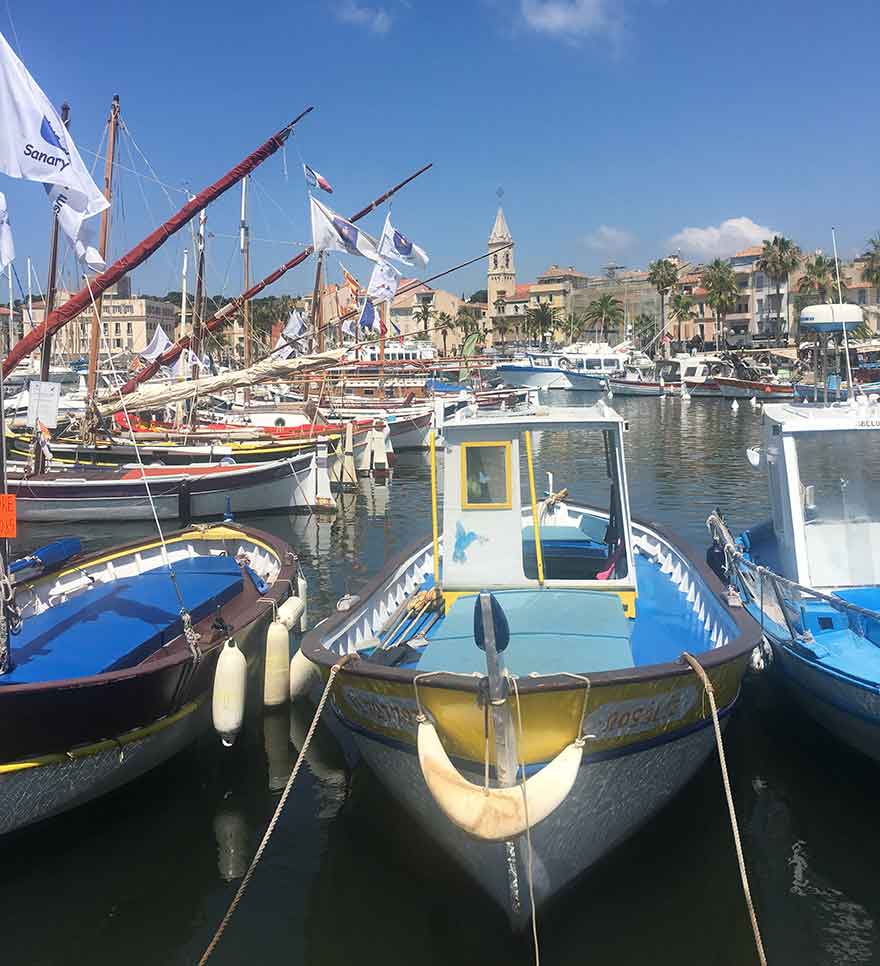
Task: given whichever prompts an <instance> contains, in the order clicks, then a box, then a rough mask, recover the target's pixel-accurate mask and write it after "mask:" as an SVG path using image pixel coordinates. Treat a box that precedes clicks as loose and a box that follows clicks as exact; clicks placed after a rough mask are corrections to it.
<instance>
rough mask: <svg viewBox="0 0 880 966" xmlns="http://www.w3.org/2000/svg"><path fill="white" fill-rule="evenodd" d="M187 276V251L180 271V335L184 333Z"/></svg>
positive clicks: (184, 251)
mask: <svg viewBox="0 0 880 966" xmlns="http://www.w3.org/2000/svg"><path fill="white" fill-rule="evenodd" d="M187 275H189V249H188V248H184V250H183V267H182V268H181V270H180V333H181V335H182V334H183V333H184V332H186V282H187Z"/></svg>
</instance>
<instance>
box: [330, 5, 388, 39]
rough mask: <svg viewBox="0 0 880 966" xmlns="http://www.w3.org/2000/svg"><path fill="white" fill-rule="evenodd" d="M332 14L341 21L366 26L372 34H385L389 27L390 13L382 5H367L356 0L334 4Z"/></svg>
mask: <svg viewBox="0 0 880 966" xmlns="http://www.w3.org/2000/svg"><path fill="white" fill-rule="evenodd" d="M333 14H334V16H335V17H336V19H337V20H340V21H342V23H350V24H354V25H355V26H358V27H366V29H367V30H369V31H370V33H373V34H387V33H388V31H389V30H390V29H391V23H392V20H391V14H389V13H388V11H387V10H386V9H385V8H384V7H367V6H363V5H362V4H359V3H357V2H356V0H343V2H342V3H338V4H336V6H335V8H334V10H333Z"/></svg>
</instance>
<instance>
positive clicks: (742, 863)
mask: <svg viewBox="0 0 880 966" xmlns="http://www.w3.org/2000/svg"><path fill="white" fill-rule="evenodd" d="M681 656H682V657H683V658H684V659H685V660H686V661H687V662H688V664H690V666H691V668H692V669H693V671H694V673H695V674H696V675H697V677H698V678H699V679H700V681H702V683H703V689H704V690H705V692H706V695H707V696H708V698H709V706H710V708H711V709H712V724H713V726H714V728H715V743H716V745H717V746H718V761H719V762H720V764H721V780H722V782H723V784H724V794H725V796H726V798H727V810H728V811H729V812H730V828H731V831H732V832H733V844H734V846H735V847H736V859H737V862H738V863H739V874H740V879H741V880H742V889H743V895H744V896H745V900H746V907H747V908H748V910H749V919H750V921H751V924H752V932H753V933H754V936H755V948H756V949H757V952H758V961H759V962H760V963H761V966H767V957H766V956H765V955H764V943H763V942H762V940H761V931H760V929H759V928H758V917H757V916H756V915H755V907H754V905H753V903H752V893H751V890H750V889H749V877H748V875H747V873H746V860H745V858H744V856H743V850H742V842H741V841H740V837H739V826H738V825H737V822H736V811H735V809H734V807H733V792H732V791H731V788H730V776H729V775H728V774H727V760H726V759H725V757H724V742H723V741H722V739H721V725H720V723H719V721H718V706H717V705H716V704H715V689H714V688H713V687H712V682H711V681H710V680H709V676H708V675H707V674H706V670H705V668H704V667H703V665H702V664H700V662H699V661H698V660H697V659H696V658H695V657H694V656H693V655H691V654H689V653H688V652H687V651H683V652H682V655H681Z"/></svg>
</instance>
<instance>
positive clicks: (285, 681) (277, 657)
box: [263, 621, 290, 708]
mask: <svg viewBox="0 0 880 966" xmlns="http://www.w3.org/2000/svg"><path fill="white" fill-rule="evenodd" d="M289 696H290V632H289V631H288V629H287V626H286V625H285V624H283V623H282V622H281V621H272V623H271V624H270V625H269V629H268V630H267V631H266V661H265V670H264V673H263V704H264V705H265V706H266V707H267V708H275V707H277V706H278V705H279V704H284V702H285V701H286V700H287V699H288V697H289Z"/></svg>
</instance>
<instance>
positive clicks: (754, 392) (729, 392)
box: [714, 376, 795, 402]
mask: <svg viewBox="0 0 880 966" xmlns="http://www.w3.org/2000/svg"><path fill="white" fill-rule="evenodd" d="M714 382H715V383H716V385H717V386H718V389H719V391H720V393H721V395H722V396H724V398H725V399H757V400H759V401H760V402H766V401H777V402H778V401H781V400H785V399H794V395H795V393H794V386H793V385H792V384H791V383H787V382H776V381H774V380H771V379H737V378H735V377H733V376H715V378H714Z"/></svg>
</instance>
